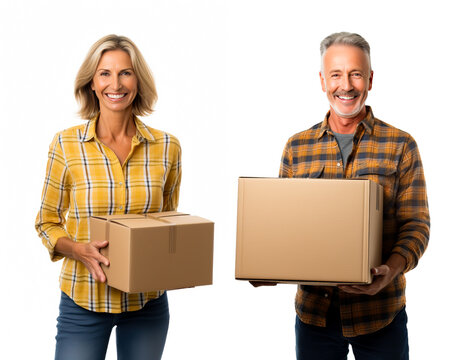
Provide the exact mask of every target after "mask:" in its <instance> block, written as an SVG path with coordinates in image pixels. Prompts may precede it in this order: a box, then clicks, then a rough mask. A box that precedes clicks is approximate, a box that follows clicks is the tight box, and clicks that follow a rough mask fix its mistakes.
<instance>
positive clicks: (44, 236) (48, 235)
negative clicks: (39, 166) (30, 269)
mask: <svg viewBox="0 0 452 360" xmlns="http://www.w3.org/2000/svg"><path fill="white" fill-rule="evenodd" d="M69 191H70V185H69V172H68V168H67V165H66V161H65V157H64V154H63V151H62V148H61V144H60V136H59V135H58V134H57V135H56V136H55V137H54V139H53V141H52V143H51V144H50V147H49V155H48V161H47V168H46V176H45V179H44V187H43V190H42V198H41V207H40V209H39V212H38V215H37V216H36V222H35V228H36V231H37V232H38V235H39V237H40V238H41V240H42V243H43V244H44V246H45V247H46V248H47V250H48V251H49V255H50V259H51V260H52V261H57V260H60V259H61V258H63V257H62V256H60V255H57V254H55V252H54V248H55V244H56V242H57V240H58V239H59V238H60V237H70V236H69V235H68V233H67V231H66V229H65V224H66V213H67V210H68V207H69Z"/></svg>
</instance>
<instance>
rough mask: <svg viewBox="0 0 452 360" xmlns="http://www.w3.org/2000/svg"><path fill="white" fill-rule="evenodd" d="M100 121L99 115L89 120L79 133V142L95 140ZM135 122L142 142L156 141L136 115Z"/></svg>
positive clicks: (137, 135) (138, 136)
mask: <svg viewBox="0 0 452 360" xmlns="http://www.w3.org/2000/svg"><path fill="white" fill-rule="evenodd" d="M98 120H99V114H97V115H96V116H95V117H93V118H92V119H91V120H89V121H88V122H87V123H86V125H85V126H84V127H83V128H82V129H81V132H80V133H79V137H78V138H79V141H80V142H86V141H90V140H92V139H94V137H95V135H96V125H97V121H98ZM133 121H135V127H136V128H137V133H136V137H137V139H138V140H139V141H140V142H144V141H155V138H154V136H153V135H152V133H151V131H150V129H149V128H148V127H147V126H146V125H145V124H144V123H143V122H142V121H141V120H140V119H138V118H137V117H136V116H135V115H133Z"/></svg>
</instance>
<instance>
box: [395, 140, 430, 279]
mask: <svg viewBox="0 0 452 360" xmlns="http://www.w3.org/2000/svg"><path fill="white" fill-rule="evenodd" d="M399 174H400V181H399V189H398V193H397V198H396V216H397V221H398V223H399V233H398V238H397V242H396V243H395V245H394V247H393V249H392V252H393V253H397V254H400V255H402V256H403V257H404V258H405V259H406V267H405V271H404V272H407V271H409V270H411V269H413V268H415V267H416V265H417V263H418V261H419V259H420V257H421V256H422V254H423V253H424V251H425V249H426V248H427V245H428V241H429V232H430V215H429V210H428V201H427V191H426V185H425V179H424V171H423V168H422V162H421V157H420V154H419V151H418V148H417V145H416V142H415V141H414V139H412V138H410V140H409V141H408V143H407V144H406V146H405V151H404V154H403V158H402V161H401V163H400V168H399Z"/></svg>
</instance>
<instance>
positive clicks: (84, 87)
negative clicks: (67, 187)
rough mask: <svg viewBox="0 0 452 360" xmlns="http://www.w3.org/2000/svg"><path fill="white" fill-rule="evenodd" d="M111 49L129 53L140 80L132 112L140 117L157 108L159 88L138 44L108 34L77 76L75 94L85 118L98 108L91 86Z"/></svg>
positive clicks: (86, 60)
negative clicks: (105, 54) (103, 58)
mask: <svg viewBox="0 0 452 360" xmlns="http://www.w3.org/2000/svg"><path fill="white" fill-rule="evenodd" d="M109 50H123V51H125V52H126V53H127V54H129V56H130V59H131V61H132V67H133V71H134V72H135V75H136V77H137V80H138V92H137V95H136V97H135V99H134V100H133V103H132V113H133V114H134V115H137V116H144V115H149V114H151V113H152V112H153V111H154V108H153V107H154V104H155V102H156V101H157V90H156V88H155V83H154V78H153V76H152V73H151V70H150V69H149V66H148V65H147V63H146V61H145V60H144V58H143V55H142V54H141V52H140V50H138V48H137V46H136V45H135V44H134V43H133V42H132V41H131V40H130V39H129V38H127V37H125V36H118V35H114V34H112V35H107V36H104V37H103V38H101V39H99V40H98V41H96V42H95V43H94V45H93V46H91V48H90V49H89V51H88V54H87V55H86V58H85V60H84V61H83V63H82V66H80V69H79V71H78V73H77V77H76V78H75V87H74V94H75V98H76V99H77V101H78V103H79V104H80V110H79V112H78V114H79V115H80V116H81V117H82V118H83V119H91V118H93V117H94V116H96V115H97V114H98V113H99V111H100V108H99V100H98V98H97V96H96V94H95V93H94V91H93V90H92V89H91V82H92V80H93V77H94V74H95V72H96V69H97V66H98V65H99V61H100V58H101V57H102V55H103V54H104V53H105V52H106V51H109Z"/></svg>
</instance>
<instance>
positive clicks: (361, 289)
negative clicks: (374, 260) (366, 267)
mask: <svg viewBox="0 0 452 360" xmlns="http://www.w3.org/2000/svg"><path fill="white" fill-rule="evenodd" d="M405 266H406V260H405V258H404V257H403V256H401V255H399V254H395V253H394V254H392V255H391V256H390V257H389V259H388V261H387V262H386V264H383V265H380V266H377V267H376V268H373V269H372V270H371V272H372V275H374V278H373V281H372V284H369V285H342V286H338V287H339V289H340V290H342V291H345V292H348V293H351V294H361V295H375V294H378V293H379V292H380V290H381V289H384V288H385V287H386V286H387V285H388V284H389V283H390V282H391V281H392V280H394V278H395V277H396V276H397V275H398V274H400V273H401V272H402V271H403V270H404V269H405Z"/></svg>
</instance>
